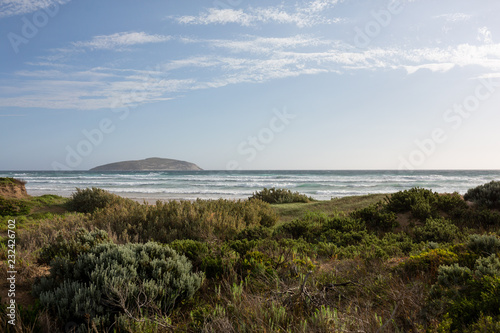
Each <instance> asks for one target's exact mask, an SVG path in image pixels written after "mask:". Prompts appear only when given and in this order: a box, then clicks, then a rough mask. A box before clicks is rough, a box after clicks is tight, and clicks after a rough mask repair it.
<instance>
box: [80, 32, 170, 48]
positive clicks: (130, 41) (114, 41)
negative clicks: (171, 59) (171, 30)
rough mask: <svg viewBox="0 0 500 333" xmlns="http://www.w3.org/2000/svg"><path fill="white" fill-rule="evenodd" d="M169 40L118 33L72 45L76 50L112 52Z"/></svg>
mask: <svg viewBox="0 0 500 333" xmlns="http://www.w3.org/2000/svg"><path fill="white" fill-rule="evenodd" d="M170 39H171V37H170V36H163V35H149V34H147V33H145V32H118V33H115V34H112V35H101V36H95V37H94V38H92V40H90V41H85V42H82V41H80V42H73V43H72V44H73V46H75V47H76V48H88V49H91V50H113V49H121V48H123V47H126V46H132V45H137V44H146V43H161V42H165V41H168V40H170Z"/></svg>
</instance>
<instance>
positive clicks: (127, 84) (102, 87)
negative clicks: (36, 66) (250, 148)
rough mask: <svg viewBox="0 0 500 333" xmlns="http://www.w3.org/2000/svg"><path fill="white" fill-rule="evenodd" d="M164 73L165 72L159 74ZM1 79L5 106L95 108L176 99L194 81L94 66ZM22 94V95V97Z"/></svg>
mask: <svg viewBox="0 0 500 333" xmlns="http://www.w3.org/2000/svg"><path fill="white" fill-rule="evenodd" d="M158 73H160V74H161V75H157V74H158ZM16 76H17V77H18V79H16V80H15V84H16V88H15V89H10V90H9V87H10V86H11V85H12V84H13V83H14V82H13V81H12V80H9V81H7V80H2V81H0V90H2V91H4V92H7V93H9V95H10V96H9V97H5V98H0V107H1V106H11V107H35V108H39V107H40V108H53V109H80V110H95V109H105V108H120V107H125V106H135V105H139V104H144V103H152V102H156V101H164V100H169V99H172V98H174V95H175V93H177V92H182V91H185V90H187V89H189V88H190V86H191V85H192V84H193V82H194V80H192V79H175V78H168V77H166V76H165V73H161V72H158V71H156V70H134V69H132V70H127V69H123V70H117V69H109V68H92V69H90V70H86V71H78V70H75V69H73V70H72V71H69V70H65V71H57V70H50V71H44V70H42V71H40V70H33V71H22V72H18V73H16ZM20 96H22V98H19V97H20Z"/></svg>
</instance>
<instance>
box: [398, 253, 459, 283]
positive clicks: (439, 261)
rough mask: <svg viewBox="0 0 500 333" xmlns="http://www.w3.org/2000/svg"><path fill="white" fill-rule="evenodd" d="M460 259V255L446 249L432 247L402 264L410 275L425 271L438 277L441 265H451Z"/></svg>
mask: <svg viewBox="0 0 500 333" xmlns="http://www.w3.org/2000/svg"><path fill="white" fill-rule="evenodd" d="M457 261H458V256H457V255H456V254H455V253H453V252H451V251H450V250H446V249H430V250H427V251H424V252H422V253H420V254H417V255H413V256H410V258H408V259H407V260H405V261H404V262H403V263H402V264H400V265H399V267H398V268H399V269H402V270H403V272H405V273H406V274H408V275H414V274H415V273H416V272H424V273H427V274H429V276H430V277H434V278H435V277H436V275H437V273H438V270H439V269H440V266H442V265H451V264H453V263H456V262H457Z"/></svg>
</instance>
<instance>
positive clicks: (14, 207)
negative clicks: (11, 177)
mask: <svg viewBox="0 0 500 333" xmlns="http://www.w3.org/2000/svg"><path fill="white" fill-rule="evenodd" d="M30 210H31V208H30V206H29V204H28V203H27V202H26V201H24V200H20V199H6V198H3V197H1V196H0V216H19V215H28V214H29V213H30Z"/></svg>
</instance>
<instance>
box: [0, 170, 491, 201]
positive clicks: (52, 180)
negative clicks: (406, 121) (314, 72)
mask: <svg viewBox="0 0 500 333" xmlns="http://www.w3.org/2000/svg"><path fill="white" fill-rule="evenodd" d="M0 177H14V178H18V179H22V180H24V181H26V182H27V183H26V189H27V191H28V194H30V195H34V196H38V195H43V194H58V195H62V196H66V197H69V196H70V195H71V193H73V192H74V191H75V188H87V187H99V188H102V189H105V190H107V191H110V192H112V193H116V194H118V195H121V196H124V197H129V198H133V199H139V200H142V199H145V200H154V199H186V200H193V199H196V198H201V199H218V198H224V199H245V198H248V197H249V196H251V195H252V193H254V192H255V191H259V190H261V189H263V188H264V187H267V188H271V187H276V188H287V189H290V190H292V191H294V192H295V191H298V192H300V193H304V194H307V195H308V196H311V197H313V198H314V199H318V200H330V199H331V198H339V197H345V196H353V195H364V194H374V193H393V192H397V191H401V190H405V189H410V188H412V187H416V186H418V187H423V188H427V189H432V190H433V191H436V192H440V193H447V192H448V193H451V192H458V193H460V194H464V193H465V192H467V190H468V189H469V188H473V187H475V186H478V185H482V184H484V183H487V182H490V181H492V180H500V170H494V171H491V170H488V171H480V170H477V171H471V170H448V171H443V170H439V171H390V170H385V171H352V170H351V171H347V170H346V171H308V170H303V171H276V170H267V171H189V172H180V171H175V172H174V171H172V172H90V171H23V172H20V171H16V172H7V171H3V172H2V171H0Z"/></svg>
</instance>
